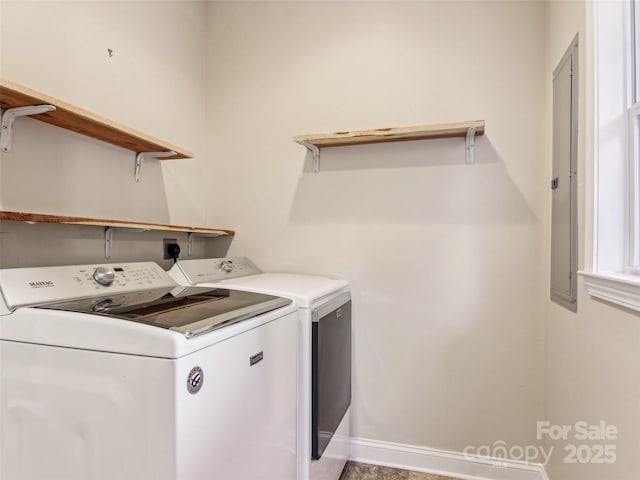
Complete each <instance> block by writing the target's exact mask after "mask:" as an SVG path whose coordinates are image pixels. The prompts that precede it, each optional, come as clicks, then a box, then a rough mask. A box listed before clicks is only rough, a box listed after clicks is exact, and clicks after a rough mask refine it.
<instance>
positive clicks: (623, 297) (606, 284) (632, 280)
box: [578, 272, 640, 312]
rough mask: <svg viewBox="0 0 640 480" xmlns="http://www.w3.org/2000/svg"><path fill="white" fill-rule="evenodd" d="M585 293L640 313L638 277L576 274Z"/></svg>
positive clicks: (589, 273) (639, 277)
mask: <svg viewBox="0 0 640 480" xmlns="http://www.w3.org/2000/svg"><path fill="white" fill-rule="evenodd" d="M578 273H580V275H582V276H583V277H584V286H585V288H586V290H587V293H588V294H589V295H591V296H593V297H596V298H599V299H601V300H605V301H607V302H610V303H613V304H615V305H620V306H622V307H624V308H629V309H631V310H635V311H637V312H640V276H636V275H629V274H627V275H624V274H602V273H591V272H578Z"/></svg>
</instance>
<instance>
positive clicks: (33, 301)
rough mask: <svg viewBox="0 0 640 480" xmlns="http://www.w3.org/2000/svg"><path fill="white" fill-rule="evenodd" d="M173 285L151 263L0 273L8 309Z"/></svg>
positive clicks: (78, 266) (169, 287)
mask: <svg viewBox="0 0 640 480" xmlns="http://www.w3.org/2000/svg"><path fill="white" fill-rule="evenodd" d="M175 286H176V282H175V281H174V280H173V279H172V278H171V277H170V276H169V275H168V274H167V272H165V271H164V270H163V269H162V268H161V267H160V266H159V265H158V264H156V263H154V262H134V263H119V264H97V265H73V266H61V267H34V268H9V269H5V270H0V290H1V291H2V296H3V297H4V300H5V302H6V304H7V306H8V307H9V308H11V309H13V308H16V307H20V306H27V305H39V304H43V303H51V302H58V301H60V302H62V301H66V300H75V299H80V298H88V297H100V296H104V295H112V294H124V293H130V292H136V291H140V290H156V289H161V288H168V289H171V288H174V287H175Z"/></svg>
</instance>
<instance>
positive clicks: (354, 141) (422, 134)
mask: <svg viewBox="0 0 640 480" xmlns="http://www.w3.org/2000/svg"><path fill="white" fill-rule="evenodd" d="M470 128H475V135H483V134H484V120H473V121H470V122H458V123H439V124H434V125H421V126H417V127H399V128H376V129H375V130H359V131H348V132H335V133H326V134H314V135H298V136H297V137H293V141H294V142H297V143H302V142H306V143H309V144H311V145H315V146H316V147H318V148H324V147H343V146H347V145H363V144H367V143H387V142H407V141H410V140H426V139H429V138H450V137H466V135H467V132H468V131H469V129H470Z"/></svg>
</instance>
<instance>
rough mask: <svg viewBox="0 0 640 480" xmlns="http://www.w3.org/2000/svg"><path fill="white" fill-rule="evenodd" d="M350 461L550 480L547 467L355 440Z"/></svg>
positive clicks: (466, 479)
mask: <svg viewBox="0 0 640 480" xmlns="http://www.w3.org/2000/svg"><path fill="white" fill-rule="evenodd" d="M349 459H350V460H352V461H354V462H360V463H369V464H373V465H381V466H385V467H395V468H401V469H405V470H413V471H416V472H424V473H431V474H435V475H444V476H448V477H454V478H459V479H462V480H549V477H547V474H546V472H545V470H544V466H542V465H538V464H530V463H525V462H517V461H511V460H503V459H500V458H496V459H491V458H485V457H480V456H472V455H465V454H463V453H459V452H449V451H446V450H437V449H433V448H427V447H415V446H411V445H402V444H399V443H390V442H380V441H377V440H368V439H364V438H352V439H351V455H350V457H349Z"/></svg>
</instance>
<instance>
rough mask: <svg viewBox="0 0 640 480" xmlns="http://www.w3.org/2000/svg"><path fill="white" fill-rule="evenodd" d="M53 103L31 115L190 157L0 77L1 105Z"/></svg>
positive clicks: (131, 145)
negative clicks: (50, 108) (45, 110)
mask: <svg viewBox="0 0 640 480" xmlns="http://www.w3.org/2000/svg"><path fill="white" fill-rule="evenodd" d="M43 104H48V105H53V106H54V107H56V109H55V110H53V111H50V112H46V113H41V114H37V115H33V118H34V119H36V120H40V121H42V122H46V123H50V124H52V125H56V126H58V127H61V128H65V129H67V130H71V131H74V132H76V133H80V134H82V135H86V136H88V137H91V138H95V139H97V140H101V141H103V142H107V143H110V144H112V145H116V146H118V147H122V148H125V149H127V150H131V151H133V152H136V153H140V152H167V151H174V152H176V155H173V156H168V157H162V158H160V157H157V158H158V159H162V160H169V159H180V158H191V157H192V156H193V154H192V153H191V152H189V151H188V150H185V149H183V148H180V147H176V146H175V145H171V144H170V143H167V142H165V141H163V140H159V139H157V138H154V137H151V136H149V135H146V134H144V133H141V132H137V131H135V130H133V129H131V128H129V127H125V126H124V125H120V124H118V123H116V122H113V121H111V120H108V119H106V118H103V117H100V116H98V115H95V114H93V113H91V112H88V111H86V110H83V109H81V108H78V107H76V106H74V105H71V104H69V103H67V102H64V101H62V100H58V99H57V98H53V97H50V96H49V95H45V94H44V93H40V92H36V91H35V90H31V89H30V88H27V87H24V86H22V85H18V84H16V83H13V82H10V81H8V80H5V79H0V108H2V109H3V110H4V109H9V108H16V107H28V106H34V105H43Z"/></svg>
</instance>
